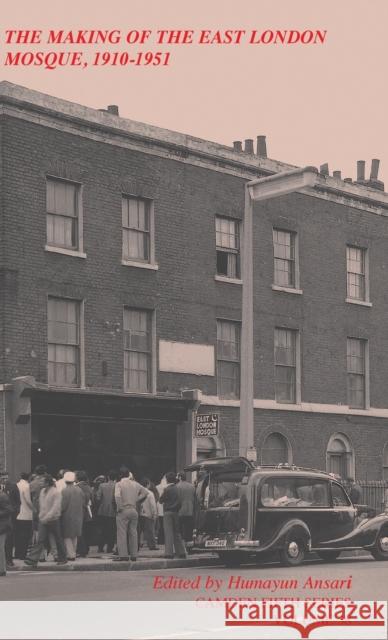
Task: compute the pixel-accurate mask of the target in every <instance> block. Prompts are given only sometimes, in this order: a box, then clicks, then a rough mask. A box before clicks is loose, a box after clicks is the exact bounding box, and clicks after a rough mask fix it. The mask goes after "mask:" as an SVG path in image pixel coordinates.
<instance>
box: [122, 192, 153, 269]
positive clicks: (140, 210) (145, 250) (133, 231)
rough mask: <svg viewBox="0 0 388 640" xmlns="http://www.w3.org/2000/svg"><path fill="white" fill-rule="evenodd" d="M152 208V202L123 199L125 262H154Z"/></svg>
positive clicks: (138, 199) (131, 198) (128, 197)
mask: <svg viewBox="0 0 388 640" xmlns="http://www.w3.org/2000/svg"><path fill="white" fill-rule="evenodd" d="M151 207H152V202H151V201H150V200H145V199H143V198H135V197H132V196H123V197H122V200H121V211H122V226H123V260H127V261H134V262H152V237H151V235H152V234H151V223H152V220H151V210H152V209H151Z"/></svg>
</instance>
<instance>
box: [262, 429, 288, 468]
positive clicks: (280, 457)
mask: <svg viewBox="0 0 388 640" xmlns="http://www.w3.org/2000/svg"><path fill="white" fill-rule="evenodd" d="M291 462H292V450H291V446H290V444H289V442H288V440H287V438H285V436H283V435H282V434H281V433H270V434H269V436H267V437H266V439H265V440H264V444H263V448H262V450H261V464H269V465H278V464H284V463H289V464H291Z"/></svg>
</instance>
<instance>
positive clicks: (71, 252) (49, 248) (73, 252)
mask: <svg viewBox="0 0 388 640" xmlns="http://www.w3.org/2000/svg"><path fill="white" fill-rule="evenodd" d="M44 250H45V251H48V252H49V253H61V254H62V255H64V256H73V257H74V258H86V257H87V256H86V253H84V252H83V251H77V250H75V249H65V247H52V246H51V245H49V244H46V245H45V247H44Z"/></svg>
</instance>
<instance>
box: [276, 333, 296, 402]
mask: <svg viewBox="0 0 388 640" xmlns="http://www.w3.org/2000/svg"><path fill="white" fill-rule="evenodd" d="M297 338H298V332H297V331H295V330H293V329H275V340H274V346H275V398H276V402H281V403H292V404H293V403H295V402H296V400H297V378H298V362H297Z"/></svg>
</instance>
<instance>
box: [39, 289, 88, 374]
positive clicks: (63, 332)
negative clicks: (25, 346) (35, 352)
mask: <svg viewBox="0 0 388 640" xmlns="http://www.w3.org/2000/svg"><path fill="white" fill-rule="evenodd" d="M47 316H48V383H49V384H52V385H55V386H59V387H77V386H80V383H81V372H80V303H79V302H78V301H77V300H68V299H66V298H49V299H48V309H47Z"/></svg>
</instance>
